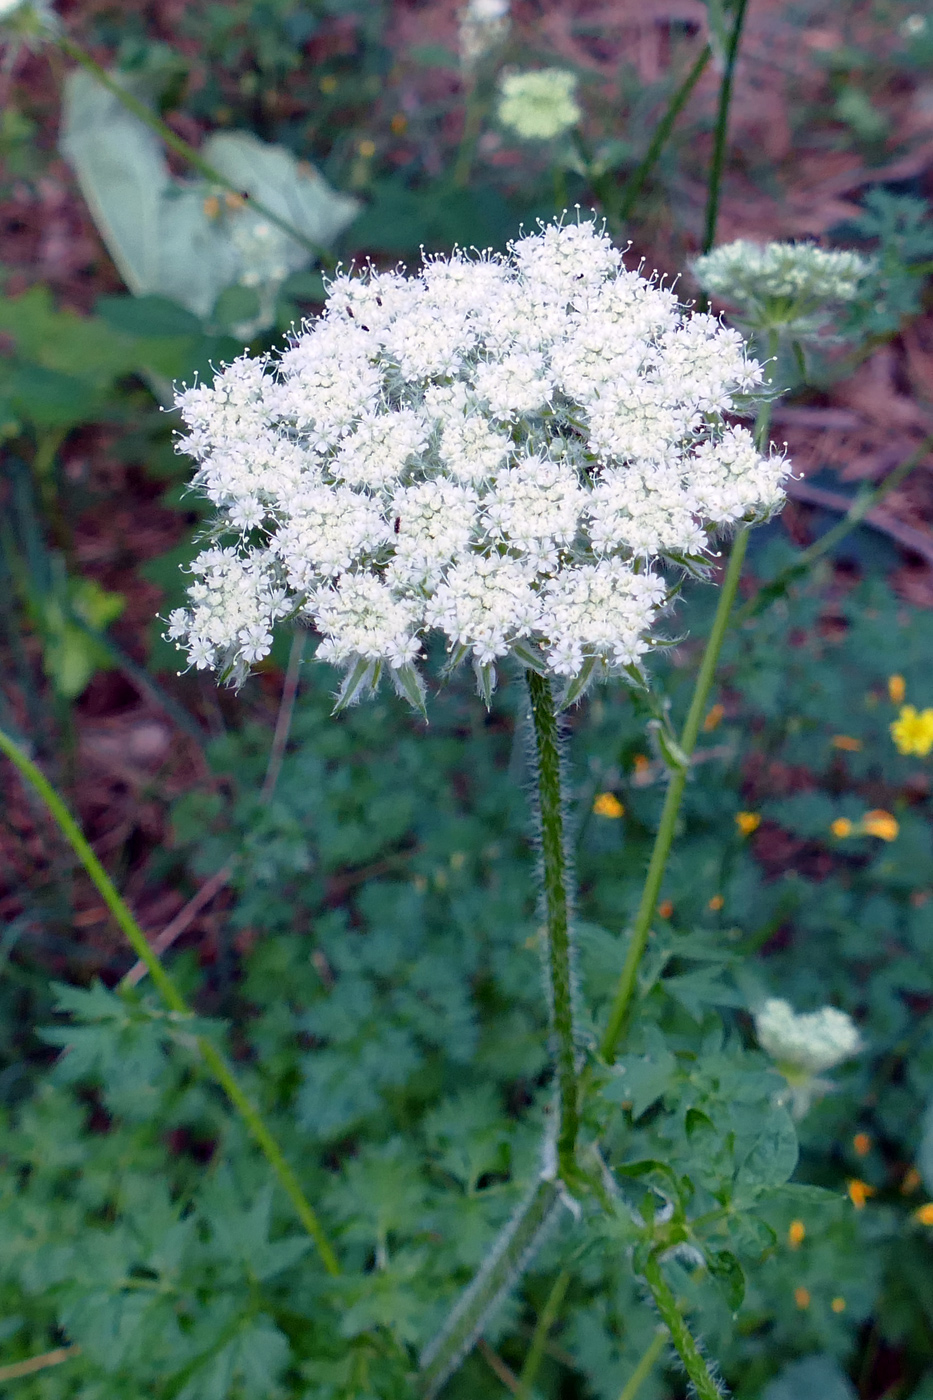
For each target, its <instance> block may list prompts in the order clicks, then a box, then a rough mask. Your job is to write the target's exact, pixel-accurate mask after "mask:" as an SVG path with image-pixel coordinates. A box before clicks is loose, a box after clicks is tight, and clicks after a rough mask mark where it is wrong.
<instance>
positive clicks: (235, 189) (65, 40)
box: [55, 34, 333, 266]
mask: <svg viewBox="0 0 933 1400" xmlns="http://www.w3.org/2000/svg"><path fill="white" fill-rule="evenodd" d="M55 43H56V44H57V45H58V47H59V48H60V49H61V50H62V52H63V53H64V54H66V55H67V56H68V58H71V59H74V61H75V63H77V64H79V65H80V66H81V67H82V68H83V69H84V70H85V71H86V72H87V73H90V74H91V76H92V77H93V78H95V79H96V81H97V82H98V83H100V85H101V87H103V88H106V90H107V91H108V92H109V93H110V94H111V95H112V96H113V97H116V98H117V99H118V100H119V101H120V102H122V103H123V106H124V107H125V108H126V110H127V111H128V112H132V114H133V116H134V117H137V118H138V119H139V120H140V121H141V122H144V123H145V125H146V126H148V127H149V130H150V131H154V132H155V133H156V135H157V136H161V138H162V140H163V141H164V142H165V144H166V146H168V147H169V148H170V150H173V151H174V152H175V154H176V155H179V156H181V157H182V159H183V160H186V161H187V162H188V164H189V165H190V166H192V167H193V169H195V170H197V171H198V173H199V174H200V175H203V176H204V178H205V179H206V180H210V182H211V184H213V185H219V186H220V188H221V189H222V190H227V191H228V193H230V194H235V195H236V196H237V198H238V199H242V198H243V197H244V192H243V190H242V189H241V188H240V187H239V186H237V185H235V184H234V183H233V181H232V180H228V179H227V177H226V175H222V174H221V173H220V171H219V170H216V169H215V168H214V166H213V165H211V163H210V162H209V161H206V160H205V159H204V157H203V156H201V155H199V154H198V152H197V151H196V150H195V149H194V147H193V146H189V144H188V142H187V141H185V140H183V139H182V137H181V136H178V135H176V133H175V132H174V131H173V130H172V128H171V127H170V126H169V125H168V124H167V123H166V122H164V121H163V120H162V118H161V117H159V116H157V115H156V113H155V112H153V111H152V110H151V109H150V108H149V107H147V106H146V104H145V102H140V101H139V99H138V98H137V97H134V96H133V94H132V93H131V92H127V90H126V88H124V87H122V86H121V85H120V84H119V83H118V82H117V81H116V80H115V79H114V78H112V77H111V76H110V74H109V73H108V72H107V70H106V69H105V68H102V67H101V66H100V64H99V63H98V62H97V61H96V59H93V58H92V57H91V55H90V54H89V53H88V52H87V50H86V49H83V48H82V47H81V45H80V44H77V43H75V41H74V39H71V38H69V36H68V35H67V34H58V35H56V37H55ZM246 198H247V201H248V203H249V207H250V208H251V209H255V210H256V212H257V214H262V216H263V218H265V219H268V220H269V222H270V223H271V224H275V226H276V228H279V229H281V230H282V232H283V233H286V234H288V237H289V238H293V239H294V240H295V242H296V243H300V244H301V246H302V247H303V248H307V249H308V251H309V252H310V253H313V254H314V256H315V257H316V258H317V259H318V260H319V261H320V262H322V263H323V264H324V265H325V266H330V265H331V264H332V262H333V259H332V257H331V255H330V253H329V252H328V250H327V249H326V248H323V247H322V246H321V244H319V243H315V241H314V239H312V238H309V237H308V236H307V234H305V233H302V232H301V230H300V229H297V228H296V227H295V225H294V224H293V223H291V222H290V221H289V220H288V219H283V218H282V216H281V214H276V213H275V211H274V210H273V209H270V208H269V206H268V205H267V204H263V203H262V202H261V201H260V200H258V199H256V198H255V196H254V195H247V196H246Z"/></svg>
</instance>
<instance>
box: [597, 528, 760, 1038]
mask: <svg viewBox="0 0 933 1400" xmlns="http://www.w3.org/2000/svg"><path fill="white" fill-rule="evenodd" d="M747 545H748V528H747V527H745V526H743V527H742V528H741V529H740V530H739V532H738V534H737V535H736V537H735V539H734V541H733V543H732V550H731V552H730V554H729V563H728V565H727V566H726V573H725V577H724V578H723V581H722V588H721V589H720V593H719V603H718V605H717V608H716V616H715V618H714V620H713V630H712V631H711V632H710V635H709V640H708V642H707V643H706V650H705V651H704V653H703V660H702V662H701V664H700V673H699V675H698V676H697V679H696V685H695V686H694V690H693V698H692V700H691V702H690V709H689V712H688V714H687V720H686V723H685V724H684V728H683V733H682V735H681V737H680V747H681V749H682V750H683V752H684V754H685V755H686V757H687V759H688V760H689V759H690V757H691V756H692V754H693V750H694V748H695V747H696V741H697V736H698V734H699V732H700V724H701V723H702V720H703V716H704V715H705V714H706V707H707V704H708V702H709V695H710V690H711V689H712V685H713V677H714V676H715V673H716V666H717V664H718V662H719V653H720V652H721V650H722V644H723V640H724V638H725V635H726V628H727V627H728V625H729V614H730V613H731V611H732V604H733V603H734V601H735V595H736V590H737V589H738V585H739V576H740V574H741V572H742V561H743V559H744V558H745V550H746V547H747ZM687 773H688V769H687V768H686V767H683V768H679V769H676V770H675V771H674V772H673V773H672V774H671V777H670V780H669V782H668V785H667V793H666V795H665V798H664V806H663V808H662V811H661V823H660V825H659V827H658V833H657V836H656V837H655V841H654V849H653V850H652V852H651V862H650V864H649V866H648V875H647V878H646V880H645V887H644V889H643V891H642V896H641V903H640V904H639V906H638V913H637V914H636V916H635V923H634V926H633V928H632V936H631V939H630V940H629V945H628V952H627V954H626V958H625V964H624V966H623V968H622V974H621V976H620V978H619V985H618V987H617V988H616V994H615V998H614V1000H613V1003H612V1008H611V1010H610V1012H609V1022H608V1025H607V1026H606V1031H605V1034H604V1035H603V1038H602V1042H601V1044H600V1052H601V1054H602V1056H603V1058H604V1059H605V1060H606V1061H607V1062H609V1063H610V1064H611V1063H612V1061H613V1060H614V1059H615V1055H616V1050H617V1048H618V1045H619V1041H620V1039H621V1037H622V1034H623V1031H624V1030H625V1025H626V1022H627V1020H628V1015H629V1011H630V1009H631V1005H632V1001H633V998H634V996H635V988H636V986H637V981H638V969H639V966H640V965H641V960H642V958H643V957H644V953H645V948H646V947H647V944H648V935H649V933H650V931H651V921H652V919H653V918H654V913H655V909H656V908H657V903H658V896H659V894H660V892H661V881H662V880H663V879H664V871H665V870H666V868H667V861H668V857H669V855H670V852H671V844H672V842H673V840H674V829H675V827H676V825H677V818H678V815H679V814H680V804H681V802H682V800H683V795H684V788H685V786H686V783H687Z"/></svg>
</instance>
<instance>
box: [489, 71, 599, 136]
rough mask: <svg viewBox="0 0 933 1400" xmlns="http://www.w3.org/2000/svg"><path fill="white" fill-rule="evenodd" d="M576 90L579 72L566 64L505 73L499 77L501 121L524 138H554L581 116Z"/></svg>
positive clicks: (567, 129)
mask: <svg viewBox="0 0 933 1400" xmlns="http://www.w3.org/2000/svg"><path fill="white" fill-rule="evenodd" d="M576 90H577V78H576V74H575V73H571V72H569V71H568V70H567V69H566V68H540V69H538V70H537V71H536V72H531V73H506V74H504V75H503V76H502V78H501V79H500V80H499V94H500V96H499V112H498V116H499V121H500V122H501V123H502V125H503V126H507V127H509V128H510V129H511V130H512V131H514V132H515V134H516V136H520V137H521V139H522V140H523V141H553V140H554V139H555V138H556V137H558V136H563V134H564V132H566V131H569V130H570V128H571V127H574V126H576V124H577V122H578V121H579V120H580V117H581V116H582V113H581V111H580V108H579V106H578V105H577V100H576V96H575V94H576Z"/></svg>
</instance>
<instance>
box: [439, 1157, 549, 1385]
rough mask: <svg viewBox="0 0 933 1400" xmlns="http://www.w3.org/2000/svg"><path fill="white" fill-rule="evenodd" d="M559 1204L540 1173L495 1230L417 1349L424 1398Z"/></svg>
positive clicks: (528, 1255) (533, 1249) (464, 1349)
mask: <svg viewBox="0 0 933 1400" xmlns="http://www.w3.org/2000/svg"><path fill="white" fill-rule="evenodd" d="M560 1209H561V1188H560V1186H559V1184H558V1183H557V1182H556V1181H550V1180H545V1179H544V1178H542V1179H541V1180H540V1181H538V1183H537V1185H536V1186H535V1188H534V1190H533V1191H532V1192H531V1194H530V1195H529V1196H528V1197H527V1198H526V1200H525V1202H524V1204H523V1205H522V1206H521V1207H520V1208H519V1210H518V1212H517V1213H516V1214H515V1215H514V1216H513V1217H512V1219H511V1220H510V1221H509V1223H508V1225H507V1226H506V1227H505V1229H504V1230H503V1231H502V1233H501V1234H500V1235H499V1238H498V1240H497V1241H496V1242H495V1244H494V1245H493V1247H492V1249H491V1250H490V1252H489V1255H488V1256H487V1259H486V1262H485V1264H484V1265H483V1267H482V1269H480V1271H479V1273H478V1274H477V1275H476V1277H475V1278H474V1280H473V1282H472V1283H471V1284H470V1285H469V1287H468V1288H467V1289H466V1291H465V1292H464V1293H462V1294H461V1295H460V1299H459V1301H458V1302H457V1303H456V1305H455V1306H454V1308H453V1311H452V1312H451V1314H450V1316H449V1317H448V1319H447V1321H446V1322H445V1323H444V1326H443V1327H442V1328H441V1330H440V1332H438V1334H437V1336H436V1337H435V1338H434V1340H433V1341H431V1342H429V1343H428V1345H427V1346H426V1347H425V1349H424V1351H423V1352H422V1354H421V1375H420V1382H421V1391H422V1393H423V1394H424V1395H425V1396H426V1397H428V1400H430V1397H431V1396H433V1395H436V1394H437V1392H438V1391H439V1390H440V1388H441V1386H442V1385H443V1384H444V1382H445V1380H446V1379H447V1377H448V1376H449V1375H450V1374H451V1373H452V1372H453V1371H455V1370H456V1368H457V1367H458V1366H459V1365H460V1363H461V1361H462V1360H463V1359H464V1357H465V1356H466V1355H467V1354H468V1352H469V1351H470V1349H471V1348H472V1347H473V1346H474V1344H475V1343H476V1340H477V1338H478V1337H479V1335H480V1333H481V1332H482V1330H483V1328H484V1327H485V1325H486V1321H487V1319H488V1318H489V1317H490V1316H491V1314H492V1313H493V1312H494V1311H495V1309H496V1307H498V1305H499V1303H500V1302H501V1301H502V1299H503V1298H504V1297H505V1296H506V1294H507V1293H508V1292H509V1291H510V1290H511V1289H512V1288H514V1286H515V1284H516V1283H517V1282H518V1280H519V1279H520V1278H521V1276H522V1274H523V1273H524V1272H525V1270H526V1269H527V1268H528V1266H529V1264H530V1263H531V1261H532V1259H533V1258H534V1256H535V1254H536V1253H537V1251H538V1247H539V1246H540V1244H541V1243H542V1242H543V1240H544V1238H545V1236H546V1234H547V1232H548V1230H549V1229H550V1227H551V1225H553V1224H554V1223H555V1222H556V1220H557V1215H558V1212H559V1211H560Z"/></svg>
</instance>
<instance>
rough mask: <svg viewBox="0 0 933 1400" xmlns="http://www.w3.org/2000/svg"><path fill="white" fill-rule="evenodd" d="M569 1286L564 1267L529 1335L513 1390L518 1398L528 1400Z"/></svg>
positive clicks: (568, 1278) (568, 1274)
mask: <svg viewBox="0 0 933 1400" xmlns="http://www.w3.org/2000/svg"><path fill="white" fill-rule="evenodd" d="M569 1286H570V1273H569V1271H568V1270H566V1269H565V1270H564V1272H563V1273H561V1274H558V1276H557V1280H556V1282H555V1284H554V1287H553V1288H552V1289H551V1291H550V1293H549V1294H548V1297H547V1301H546V1303H545V1304H544V1307H543V1308H542V1309H541V1311H540V1313H539V1314H538V1320H537V1322H536V1323H535V1330H534V1332H533V1333H532V1337H531V1345H530V1346H529V1348H528V1355H527V1356H526V1357H525V1364H524V1365H523V1366H522V1369H521V1374H520V1375H519V1377H518V1389H517V1390H516V1392H515V1394H516V1396H517V1397H518V1400H529V1397H530V1396H531V1392H532V1389H533V1388H534V1383H535V1380H536V1379H537V1375H538V1370H539V1368H540V1366H541V1362H542V1360H543V1357H544V1349H545V1347H546V1346H547V1339H548V1335H549V1333H550V1331H551V1328H552V1327H553V1326H554V1323H555V1322H556V1321H557V1315H558V1313H559V1312H560V1309H561V1304H562V1303H563V1301H564V1295H565V1294H566V1292H567V1289H568V1288H569Z"/></svg>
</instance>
